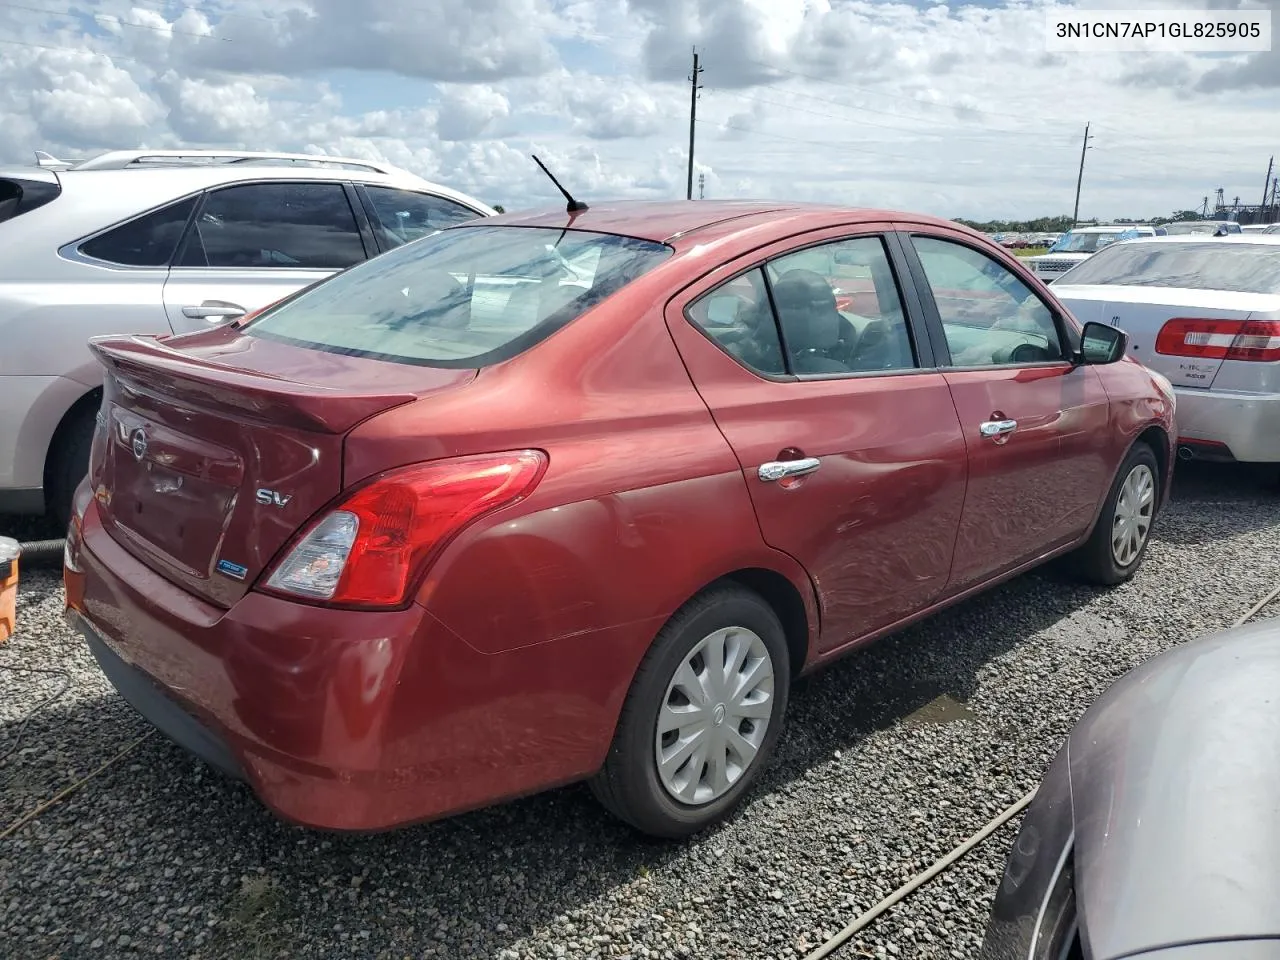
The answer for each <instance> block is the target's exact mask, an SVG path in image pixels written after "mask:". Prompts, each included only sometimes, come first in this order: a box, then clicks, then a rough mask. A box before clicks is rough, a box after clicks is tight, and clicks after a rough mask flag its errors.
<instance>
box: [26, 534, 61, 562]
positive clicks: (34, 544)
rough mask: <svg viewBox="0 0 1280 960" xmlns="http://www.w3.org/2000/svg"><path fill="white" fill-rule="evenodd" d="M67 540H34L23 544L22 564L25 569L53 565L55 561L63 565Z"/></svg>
mask: <svg viewBox="0 0 1280 960" xmlns="http://www.w3.org/2000/svg"><path fill="white" fill-rule="evenodd" d="M65 545H66V540H63V539H58V540H32V541H31V542H30V543H22V544H19V546H20V547H21V548H22V555H21V561H20V562H21V563H22V565H23V566H24V567H40V566H46V565H50V564H52V563H53V562H54V561H55V560H56V561H57V562H58V564H59V565H61V564H62V550H63V547H65Z"/></svg>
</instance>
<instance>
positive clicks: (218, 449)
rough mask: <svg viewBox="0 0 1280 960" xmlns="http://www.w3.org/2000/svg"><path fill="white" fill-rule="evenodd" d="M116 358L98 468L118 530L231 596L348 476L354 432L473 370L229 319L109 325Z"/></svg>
mask: <svg viewBox="0 0 1280 960" xmlns="http://www.w3.org/2000/svg"><path fill="white" fill-rule="evenodd" d="M90 347H91V349H92V350H93V352H94V353H95V354H96V355H97V357H98V359H99V360H100V361H101V362H102V364H103V366H104V367H106V377H105V385H104V398H103V405H102V413H101V415H100V417H99V426H98V435H97V437H96V438H95V440H94V447H93V456H92V462H91V464H90V471H89V476H90V481H91V483H92V485H93V489H94V491H95V495H96V498H97V501H98V505H99V509H100V511H101V512H102V515H103V520H104V523H105V525H106V527H107V529H108V530H109V531H110V532H111V535H112V537H113V538H114V539H115V540H116V541H117V542H118V543H120V544H121V546H123V547H124V548H125V549H127V550H128V551H130V553H132V554H133V555H134V556H136V557H137V558H138V559H140V560H141V561H142V562H144V563H146V564H147V565H148V566H150V567H151V568H152V569H153V570H155V571H156V572H157V573H159V574H161V575H162V576H164V577H166V578H167V579H169V580H171V581H173V582H174V583H177V584H180V585H182V586H183V587H185V588H187V589H188V590H190V591H191V592H192V593H195V594H198V595H199V596H201V597H203V598H204V599H206V600H208V601H210V602H212V603H215V604H217V605H219V606H223V607H229V606H231V604H233V603H234V602H235V601H236V600H238V599H239V598H240V597H241V596H243V595H244V593H245V592H246V591H247V590H248V589H249V587H250V586H251V585H252V584H253V582H254V581H255V580H256V579H257V577H258V576H259V574H261V573H262V571H263V569H264V567H265V566H266V565H267V564H268V563H269V562H270V561H271V560H272V558H273V557H274V556H275V555H276V553H277V551H279V550H280V548H281V547H282V546H283V545H284V544H285V542H286V541H287V540H288V539H289V538H290V537H291V536H292V535H293V534H294V533H295V532H296V531H297V529H298V528H299V527H300V526H301V525H302V524H304V523H305V522H306V521H307V520H308V519H309V518H310V517H311V516H312V515H313V514H314V513H315V512H316V511H317V510H319V509H320V508H321V507H323V506H324V505H325V504H326V503H328V502H329V501H330V500H332V499H333V498H334V497H336V496H337V495H338V494H339V493H340V492H341V491H342V489H343V485H344V481H343V476H342V444H343V438H344V437H345V435H346V433H347V432H348V431H349V430H351V429H352V428H353V427H355V426H356V425H357V424H359V423H361V422H363V421H364V420H367V419H368V418H369V417H371V416H374V415H375V414H378V413H381V412H383V411H385V410H389V409H391V408H393V407H396V406H400V405H402V404H405V403H410V402H412V401H414V400H416V399H418V398H420V397H423V396H426V395H429V394H433V393H438V392H440V391H444V390H448V389H452V388H456V387H459V386H462V385H464V384H466V383H468V382H469V381H470V380H472V379H473V378H474V377H475V371H474V370H444V369H437V368H431V367H422V366H409V365H405V364H395V363H386V362H382V361H378V360H368V359H364V358H357V357H347V356H342V355H339V354H334V353H326V352H323V351H319V350H312V349H307V348H304V347H296V346H291V345H287V344H281V343H276V342H273V341H269V340H265V339H259V338H256V337H252V336H247V335H245V334H241V333H239V332H238V331H236V330H235V329H233V328H226V327H223V328H219V329H217V330H211V331H207V332H204V331H202V332H200V333H198V334H193V335H190V336H185V337H175V338H168V339H166V340H164V341H160V340H157V339H155V338H151V337H99V338H95V339H94V340H92V341H90Z"/></svg>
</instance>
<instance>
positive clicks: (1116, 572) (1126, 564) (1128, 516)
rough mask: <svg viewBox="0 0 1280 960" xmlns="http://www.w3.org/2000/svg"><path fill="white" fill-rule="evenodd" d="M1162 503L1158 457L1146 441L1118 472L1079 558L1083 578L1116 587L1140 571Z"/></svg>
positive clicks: (1076, 564) (1077, 568) (1076, 560)
mask: <svg viewBox="0 0 1280 960" xmlns="http://www.w3.org/2000/svg"><path fill="white" fill-rule="evenodd" d="M1159 502H1160V467H1159V464H1158V463H1157V462H1156V455H1155V453H1154V452H1153V451H1152V449H1151V448H1150V447H1149V446H1147V445H1146V444H1145V443H1137V444H1134V446H1133V448H1132V449H1131V450H1130V451H1129V454H1128V456H1126V457H1125V459H1124V463H1122V464H1121V465H1120V469H1119V471H1117V473H1116V479H1115V482H1114V483H1113V484H1112V486H1111V491H1110V493H1108V494H1107V500H1106V503H1104V504H1103V507H1102V513H1101V515H1100V516H1099V517H1098V522H1097V525H1096V526H1095V527H1094V529H1093V534H1092V535H1091V536H1090V537H1089V539H1088V541H1086V543H1085V544H1084V546H1082V547H1081V548H1080V549H1079V550H1078V551H1077V552H1076V554H1075V556H1074V557H1073V560H1074V567H1075V571H1076V573H1077V574H1078V575H1079V576H1080V577H1081V579H1084V580H1086V581H1088V582H1090V583H1097V584H1102V585H1104V586H1110V585H1114V584H1118V583H1123V582H1124V581H1126V580H1128V579H1129V578H1130V577H1132V576H1133V575H1134V574H1135V573H1137V572H1138V567H1139V566H1141V564H1142V558H1143V556H1145V555H1146V552H1147V543H1148V542H1149V540H1150V538H1151V527H1152V525H1153V524H1154V523H1155V517H1156V506H1157V504H1158V503H1159Z"/></svg>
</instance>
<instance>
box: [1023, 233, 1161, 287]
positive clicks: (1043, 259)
mask: <svg viewBox="0 0 1280 960" xmlns="http://www.w3.org/2000/svg"><path fill="white" fill-rule="evenodd" d="M1155 235H1156V228H1155V227H1148V226H1141V225H1134V224H1112V225H1109V226H1098V227H1076V228H1075V229H1074V230H1070V231H1068V232H1067V233H1064V234H1063V235H1062V236H1061V237H1060V238H1059V239H1058V242H1057V243H1055V244H1054V245H1053V246H1052V247H1050V248H1049V250H1048V251H1047V252H1045V253H1042V254H1040V255H1039V256H1035V257H1028V258H1027V261H1026V262H1027V264H1028V266H1030V267H1031V269H1032V270H1033V271H1034V272H1035V275H1036V276H1037V277H1039V278H1040V279H1041V280H1043V281H1044V282H1045V283H1053V282H1054V281H1056V280H1057V279H1058V278H1059V277H1060V276H1062V274H1064V273H1066V272H1067V271H1068V270H1070V269H1071V268H1072V267H1074V266H1075V265H1076V264H1078V263H1083V262H1084V261H1085V260H1088V259H1089V258H1090V257H1091V256H1093V255H1094V254H1095V253H1097V252H1098V251H1099V250H1101V249H1102V248H1103V247H1105V246H1108V245H1109V244H1112V243H1115V242H1116V241H1118V240H1129V239H1131V238H1134V237H1154V236H1155Z"/></svg>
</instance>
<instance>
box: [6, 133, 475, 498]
mask: <svg viewBox="0 0 1280 960" xmlns="http://www.w3.org/2000/svg"><path fill="white" fill-rule="evenodd" d="M50 166H53V167H65V166H66V165H65V164H50V163H48V162H47V161H46V166H45V167H5V168H2V169H0V246H3V248H4V250H5V256H4V257H3V258H2V259H0V342H2V343H4V345H5V349H3V350H0V395H3V396H4V403H3V405H0V513H40V512H43V511H45V510H46V509H47V510H48V511H49V512H51V513H52V514H53V515H54V516H55V517H57V518H58V519H59V521H61V522H63V523H65V521H66V519H67V517H68V515H69V511H70V504H71V494H72V491H73V490H74V489H75V486H76V484H77V483H79V482H80V478H81V477H83V476H84V474H85V469H86V467H87V464H88V456H89V442H90V439H91V437H92V435H93V423H94V416H95V414H96V413H97V411H98V406H99V403H100V401H101V396H102V388H101V385H102V368H101V366H100V365H99V364H98V363H97V362H96V361H95V360H94V359H93V357H92V356H91V355H90V353H89V348H88V345H87V343H86V341H87V340H88V338H89V337H91V336H95V335H98V334H107V333H137V334H168V333H184V332H188V331H191V330H199V329H202V328H204V327H207V326H209V325H210V324H215V323H222V322H225V321H227V320H231V319H234V318H236V317H242V316H245V315H247V314H251V313H252V312H253V311H255V310H257V309H259V308H261V307H264V306H266V305H267V304H269V303H271V302H273V301H275V300H279V299H280V298H281V297H284V296H286V295H288V294H290V293H292V292H294V291H295V290H297V289H299V288H301V287H304V286H306V285H307V284H310V283H314V282H315V281H316V280H319V279H321V278H323V277H326V276H328V275H329V274H331V273H333V272H334V271H335V270H341V269H343V268H345V267H348V266H350V265H351V264H353V263H359V262H360V261H362V260H365V259H367V258H369V257H371V256H375V255H376V254H378V253H380V252H382V251H384V250H390V249H393V248H394V247H397V246H399V245H400V244H402V243H405V242H406V241H408V240H412V239H414V238H416V237H420V236H424V235H426V234H428V233H431V232H434V231H435V230H439V229H441V228H442V227H446V226H449V225H450V224H454V223H458V222H459V221H462V220H467V219H471V218H473V217H480V216H487V215H491V214H492V213H493V212H494V211H493V210H492V208H490V207H488V206H487V205H485V204H483V203H480V202H479V201H478V200H475V199H472V198H470V197H467V196H464V195H463V194H460V193H458V192H457V191H455V190H450V189H448V188H446V187H441V186H438V185H435V184H432V183H428V182H427V181H425V180H422V179H420V178H418V177H416V176H414V175H412V174H410V173H406V172H404V171H402V170H397V169H396V168H394V167H390V166H387V165H385V164H381V163H374V162H370V161H365V160H349V159H344V158H338V157H319V156H311V155H306V154H261V153H225V152H218V153H211V152H198V151H197V152H177V151H145V152H144V151H119V152H114V153H108V154H105V155H103V156H100V157H96V158H94V159H91V160H87V161H84V162H81V163H78V164H75V165H74V166H71V167H70V168H69V169H48V167H50Z"/></svg>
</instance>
